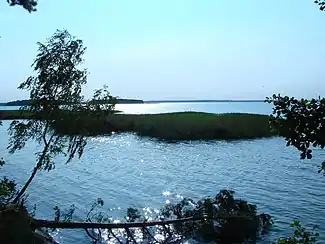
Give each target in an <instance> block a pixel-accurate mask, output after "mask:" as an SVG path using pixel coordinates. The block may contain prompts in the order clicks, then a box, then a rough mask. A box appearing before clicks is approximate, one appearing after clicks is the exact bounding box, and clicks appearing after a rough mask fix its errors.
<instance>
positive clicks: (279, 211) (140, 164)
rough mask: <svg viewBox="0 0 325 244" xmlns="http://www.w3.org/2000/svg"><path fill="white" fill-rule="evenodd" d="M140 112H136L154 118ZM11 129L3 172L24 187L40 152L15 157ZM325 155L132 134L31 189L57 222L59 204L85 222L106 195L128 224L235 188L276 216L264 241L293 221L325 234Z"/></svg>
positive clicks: (277, 144) (279, 145) (65, 234)
mask: <svg viewBox="0 0 325 244" xmlns="http://www.w3.org/2000/svg"><path fill="white" fill-rule="evenodd" d="M261 104H262V105H261ZM261 104H259V105H256V106H255V107H254V105H253V104H252V103H248V104H246V105H247V106H246V107H245V104H234V105H231V104H230V105H231V106H228V105H229V104H228V105H227V104H224V106H221V105H220V104H217V105H214V106H213V105H212V104H209V105H208V107H206V108H205V109H204V108H203V107H204V105H202V104H200V105H193V104H181V105H180V104H174V107H173V106H172V104H167V105H168V106H170V107H169V109H170V110H168V111H184V110H194V109H193V106H197V108H198V109H197V110H199V111H205V112H227V111H228V112H251V113H264V114H266V113H269V112H270V110H271V107H270V106H269V107H268V106H264V105H265V104H263V103H261ZM150 105H152V104H150ZM163 105H164V106H167V105H166V104H163ZM132 106H134V105H132ZM138 106H141V105H138ZM144 106H146V105H144ZM159 106H160V105H158V107H159ZM191 106H192V107H191ZM162 107H163V106H160V107H159V108H154V107H151V108H152V109H151V111H158V112H164V111H163V109H162ZM140 108H141V107H139V108H138V110H137V111H136V112H134V113H149V112H150V111H149V112H148V111H147V112H146V111H145V109H144V108H142V110H141V109H140ZM165 108H166V107H165ZM184 108H185V109H184ZM200 108H201V109H200ZM166 109H167V108H166ZM182 109H183V110H182ZM239 109H241V110H240V111H237V110H239ZM263 109H264V110H263ZM130 110H131V109H130ZM134 110H135V109H134ZM8 125H9V122H8V121H5V122H4V126H3V127H0V155H3V156H4V158H5V159H6V160H7V165H6V166H5V167H4V168H3V172H2V171H1V174H6V175H8V176H10V177H13V178H14V179H17V181H18V182H20V183H23V182H25V181H26V179H27V178H28V177H29V175H30V172H31V170H32V168H33V166H34V162H35V161H34V155H33V153H34V152H36V150H37V147H36V145H35V144H34V143H29V144H28V145H27V147H26V148H25V149H23V150H22V151H20V152H18V153H17V154H15V155H8V154H7V151H6V150H5V148H6V145H7V142H8V136H7V132H6V128H7V127H8ZM324 157H325V153H324V151H322V150H315V152H314V158H313V159H312V160H310V161H301V160H299V153H298V152H297V151H296V150H295V149H294V148H287V147H285V142H284V140H283V139H281V138H270V139H259V140H244V141H237V142H224V141H215V142H187V143H177V144H166V143H162V142H157V141H155V140H152V139H148V138H139V137H137V136H135V135H132V134H121V135H114V136H111V137H97V138H91V139H89V142H88V145H87V149H86V151H85V154H84V156H83V157H82V158H81V159H80V160H74V161H73V162H72V163H71V164H70V165H69V166H67V165H65V164H64V163H63V161H62V160H61V159H60V158H58V159H57V164H56V168H55V170H53V171H50V172H40V173H39V175H38V176H37V177H36V178H35V180H34V182H33V183H32V185H31V186H30V188H29V199H30V202H32V203H36V204H37V206H38V207H37V212H36V214H37V217H39V218H53V210H52V208H53V206H55V205H60V206H62V207H63V208H64V207H68V206H69V205H70V204H71V203H74V204H75V206H76V218H77V220H83V219H84V217H85V214H86V211H87V210H89V208H90V206H91V204H92V203H93V202H94V201H95V200H96V199H97V198H98V197H101V198H103V200H104V202H105V205H104V209H105V210H106V211H107V213H108V214H110V215H111V216H112V217H113V218H115V219H122V218H123V216H124V214H125V211H126V209H127V207H130V206H132V207H138V208H141V209H144V208H145V209H148V208H149V210H155V209H157V208H160V207H161V206H162V205H163V204H164V203H165V202H166V201H178V200H179V199H181V197H182V196H184V197H192V198H195V199H199V198H202V197H205V196H213V195H215V194H216V193H217V192H219V190H221V189H223V188H230V189H233V190H235V191H236V193H237V196H238V197H242V198H244V199H246V200H248V201H249V202H251V203H254V204H257V206H258V209H259V210H261V211H264V212H266V213H269V214H271V215H272V216H273V217H274V219H275V225H274V227H273V231H272V232H271V235H270V236H269V237H268V238H267V239H264V240H263V241H262V242H263V243H266V242H267V241H269V240H273V239H274V238H277V237H279V236H282V235H285V234H287V233H288V231H290V230H289V228H288V224H289V223H290V222H291V221H292V219H293V218H299V219H300V220H301V221H302V222H303V223H304V224H307V225H312V224H318V225H319V226H320V232H321V234H322V233H324V235H325V231H324V230H325V229H324V227H325V202H324V197H325V193H324V187H325V177H323V176H322V175H320V174H318V173H317V170H318V166H319V165H320V163H321V161H322V160H323V159H324ZM324 235H323V238H322V239H321V240H322V241H321V242H322V243H324V242H325V238H324ZM55 237H56V239H57V240H58V241H59V242H60V243H89V239H88V238H87V237H86V234H84V232H83V231H61V232H57V233H56V234H55Z"/></svg>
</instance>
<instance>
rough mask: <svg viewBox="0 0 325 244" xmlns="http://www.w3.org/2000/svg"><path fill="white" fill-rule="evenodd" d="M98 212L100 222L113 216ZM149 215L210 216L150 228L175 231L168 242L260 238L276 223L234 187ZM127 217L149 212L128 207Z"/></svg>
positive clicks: (156, 232)
mask: <svg viewBox="0 0 325 244" xmlns="http://www.w3.org/2000/svg"><path fill="white" fill-rule="evenodd" d="M102 204H103V202H102V200H101V201H98V202H97V203H95V204H94V205H93V208H92V209H91V211H90V212H93V211H94V208H95V207H97V206H102ZM91 216H92V215H90V214H88V215H87V221H94V219H92V217H91ZM94 216H96V220H97V221H98V220H100V222H106V221H107V220H108V219H109V218H108V217H105V218H103V217H101V219H98V216H104V215H102V213H98V212H97V213H96V214H95V215H94ZM218 216H219V217H220V216H223V218H218ZM149 217H150V218H154V219H155V220H159V221H166V220H175V219H176V220H177V219H184V218H200V217H204V218H206V219H204V218H203V219H202V220H199V221H188V222H179V223H175V224H172V226H167V227H165V228H158V227H151V229H150V232H151V233H152V234H153V235H163V233H164V232H165V231H166V228H168V232H169V233H170V234H171V236H169V237H168V238H169V240H168V241H169V242H168V243H173V241H180V240H189V239H195V240H197V241H199V242H200V243H202V242H211V241H216V242H217V243H243V242H245V241H249V240H250V241H252V240H256V239H258V238H259V236H260V235H263V234H265V233H267V231H268V229H269V227H270V226H271V225H272V220H271V217H270V215H268V214H264V213H258V212H257V209H256V206H255V205H253V204H250V203H247V202H246V201H244V200H242V199H236V198H234V191H230V190H221V191H220V192H219V193H218V194H217V195H216V196H215V197H214V198H211V197H208V198H205V199H202V200H200V201H194V200H192V199H189V198H185V199H183V200H181V201H180V202H178V203H175V204H171V203H170V204H166V205H165V206H164V207H163V208H162V209H161V210H160V211H159V212H158V213H157V215H156V216H149ZM213 218H214V219H213ZM125 219H126V221H127V222H146V221H148V216H147V215H146V214H144V213H142V211H140V210H138V209H135V208H128V209H127V214H126V217H125ZM108 222H109V221H108ZM148 228H149V227H148ZM129 231H130V230H129ZM133 231H134V230H133ZM134 233H135V231H134V232H133V234H134ZM146 233H147V232H146ZM128 234H129V235H130V233H127V232H116V233H115V236H114V238H119V239H120V240H121V239H123V238H129V237H130V236H128ZM138 234H139V233H138ZM103 238H106V237H103ZM142 238H144V239H143V240H142V241H147V242H146V243H155V241H154V240H152V235H148V234H146V235H144V234H143V236H142ZM146 238H147V239H146Z"/></svg>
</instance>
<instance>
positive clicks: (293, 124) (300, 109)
mask: <svg viewBox="0 0 325 244" xmlns="http://www.w3.org/2000/svg"><path fill="white" fill-rule="evenodd" d="M266 102H268V103H273V105H274V108H273V114H272V115H271V119H270V123H271V126H272V128H273V129H274V130H276V131H277V132H278V133H279V135H280V136H282V137H284V138H285V140H286V141H287V146H291V145H292V146H294V147H296V148H297V149H298V150H299V151H300V152H301V154H300V157H301V159H305V158H307V159H311V158H312V150H311V149H310V148H311V147H312V146H313V147H320V148H322V149H323V148H324V147H325V137H324V134H325V98H322V99H320V98H319V99H311V100H308V99H301V100H298V99H296V98H293V97H291V98H289V97H287V96H284V97H282V96H281V95H275V94H274V95H273V96H272V97H267V98H266ZM324 170H325V161H324V162H323V163H322V166H321V168H320V170H319V172H321V171H324ZM324 175H325V171H324Z"/></svg>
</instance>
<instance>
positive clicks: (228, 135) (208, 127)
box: [0, 110, 275, 141]
mask: <svg viewBox="0 0 325 244" xmlns="http://www.w3.org/2000/svg"><path fill="white" fill-rule="evenodd" d="M28 117H29V114H28V113H25V114H21V113H20V112H19V111H13V110H9V111H8V110H7V111H5V110H4V111H0V119H1V118H2V119H24V118H28ZM54 127H55V129H56V130H57V131H58V132H59V133H62V134H82V135H86V136H98V135H107V134H110V133H111V132H133V133H136V134H138V135H140V136H149V137H153V138H158V139H162V140H176V141H177V140H213V139H224V140H228V139H250V138H261V137H270V136H274V135H275V134H274V133H272V132H271V130H270V127H269V116H267V115H258V114H245V113H226V114H211V113H201V112H179V113H165V114H143V115H131V114H110V115H107V116H106V117H105V118H104V119H98V118H96V117H94V116H85V118H83V119H82V120H80V119H79V120H76V119H74V117H73V116H70V119H69V120H61V121H56V122H55V124H54Z"/></svg>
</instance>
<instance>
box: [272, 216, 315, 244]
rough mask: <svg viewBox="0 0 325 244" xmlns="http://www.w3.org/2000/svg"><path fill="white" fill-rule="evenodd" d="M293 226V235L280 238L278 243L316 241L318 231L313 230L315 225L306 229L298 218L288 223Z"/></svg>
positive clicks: (295, 243) (311, 243)
mask: <svg viewBox="0 0 325 244" xmlns="http://www.w3.org/2000/svg"><path fill="white" fill-rule="evenodd" d="M290 226H291V227H292V228H294V231H293V236H292V237H287V238H280V239H279V240H278V242H277V243H278V244H314V243H316V241H317V237H318V236H319V233H317V232H315V230H316V229H317V226H314V227H313V229H312V230H307V229H306V228H304V227H303V226H301V223H300V222H299V221H298V220H294V222H293V223H292V224H291V225H290Z"/></svg>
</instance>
